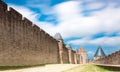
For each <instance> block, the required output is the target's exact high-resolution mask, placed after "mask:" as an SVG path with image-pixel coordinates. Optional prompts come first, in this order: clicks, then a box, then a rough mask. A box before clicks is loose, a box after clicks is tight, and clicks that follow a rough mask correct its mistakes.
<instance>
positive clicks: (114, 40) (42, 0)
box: [3, 0, 120, 58]
mask: <svg viewBox="0 0 120 72" xmlns="http://www.w3.org/2000/svg"><path fill="white" fill-rule="evenodd" d="M3 1H4V2H6V3H7V4H8V5H9V6H11V7H13V8H15V9H16V10H17V11H19V12H20V13H21V14H22V15H23V16H24V17H27V18H28V19H29V20H31V21H32V22H33V23H34V24H36V25H38V26H39V27H40V28H42V29H44V30H45V31H46V32H48V33H49V34H50V35H51V36H54V35H55V33H57V32H59V33H61V35H62V37H63V39H64V42H65V43H66V44H71V46H72V49H74V50H75V49H79V48H80V47H83V48H85V50H86V52H87V53H88V56H89V58H92V57H93V56H94V54H95V51H96V50H97V48H98V46H99V45H101V46H102V48H103V50H104V52H105V53H106V54H107V55H108V54H110V53H113V52H115V51H117V50H120V0H19V1H17V0H3Z"/></svg>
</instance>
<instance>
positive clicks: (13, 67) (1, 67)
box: [0, 64, 45, 70]
mask: <svg viewBox="0 0 120 72" xmlns="http://www.w3.org/2000/svg"><path fill="white" fill-rule="evenodd" d="M37 66H45V64H39V65H24V66H0V70H13V69H23V68H30V67H37Z"/></svg>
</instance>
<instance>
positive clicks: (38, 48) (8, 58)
mask: <svg viewBox="0 0 120 72" xmlns="http://www.w3.org/2000/svg"><path fill="white" fill-rule="evenodd" d="M78 58H79V57H78ZM78 58H77V54H76V51H73V50H72V49H71V48H67V47H65V46H64V44H63V42H62V41H59V40H57V39H55V38H53V37H52V36H50V35H49V34H48V33H46V32H45V31H44V30H42V29H41V28H39V27H38V26H36V25H35V24H33V23H32V22H31V21H29V20H28V19H27V18H25V17H23V16H22V15H21V14H20V13H19V12H17V11H16V10H15V9H13V8H11V7H10V8H9V9H8V6H7V4H6V3H4V2H3V1H1V0H0V66H23V65H38V64H51V63H52V64H53V63H76V64H77V60H80V59H78Z"/></svg>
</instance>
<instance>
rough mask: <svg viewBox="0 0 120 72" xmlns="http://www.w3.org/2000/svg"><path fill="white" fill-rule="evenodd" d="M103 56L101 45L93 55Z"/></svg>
mask: <svg viewBox="0 0 120 72" xmlns="http://www.w3.org/2000/svg"><path fill="white" fill-rule="evenodd" d="M103 56H106V55H105V53H104V51H103V50H102V48H101V47H99V48H98V49H97V51H96V53H95V56H94V57H103Z"/></svg>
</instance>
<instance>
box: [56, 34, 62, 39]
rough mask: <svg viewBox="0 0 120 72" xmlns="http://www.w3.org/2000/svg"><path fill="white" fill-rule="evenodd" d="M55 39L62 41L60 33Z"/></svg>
mask: <svg viewBox="0 0 120 72" xmlns="http://www.w3.org/2000/svg"><path fill="white" fill-rule="evenodd" d="M54 38H55V39H57V40H62V36H61V34H60V33H56V34H55V36H54Z"/></svg>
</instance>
